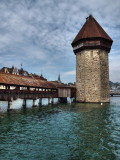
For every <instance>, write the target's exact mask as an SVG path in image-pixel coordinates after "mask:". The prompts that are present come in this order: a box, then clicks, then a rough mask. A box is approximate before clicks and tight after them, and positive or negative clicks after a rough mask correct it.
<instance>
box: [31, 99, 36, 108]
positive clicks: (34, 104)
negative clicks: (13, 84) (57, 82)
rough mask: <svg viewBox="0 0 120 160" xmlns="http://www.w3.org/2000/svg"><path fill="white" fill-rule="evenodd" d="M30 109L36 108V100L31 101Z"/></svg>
mask: <svg viewBox="0 0 120 160" xmlns="http://www.w3.org/2000/svg"><path fill="white" fill-rule="evenodd" d="M32 107H36V100H35V99H33V105H32Z"/></svg>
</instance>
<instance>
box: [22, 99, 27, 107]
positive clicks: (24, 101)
mask: <svg viewBox="0 0 120 160" xmlns="http://www.w3.org/2000/svg"><path fill="white" fill-rule="evenodd" d="M22 106H23V108H26V106H27V100H26V99H23V105H22Z"/></svg>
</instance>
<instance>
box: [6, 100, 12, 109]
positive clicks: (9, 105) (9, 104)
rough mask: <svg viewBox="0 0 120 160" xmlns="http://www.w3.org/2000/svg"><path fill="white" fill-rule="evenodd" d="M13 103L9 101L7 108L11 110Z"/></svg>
mask: <svg viewBox="0 0 120 160" xmlns="http://www.w3.org/2000/svg"><path fill="white" fill-rule="evenodd" d="M11 104H12V102H11V101H8V108H7V111H11V110H12V109H11V108H10V107H11Z"/></svg>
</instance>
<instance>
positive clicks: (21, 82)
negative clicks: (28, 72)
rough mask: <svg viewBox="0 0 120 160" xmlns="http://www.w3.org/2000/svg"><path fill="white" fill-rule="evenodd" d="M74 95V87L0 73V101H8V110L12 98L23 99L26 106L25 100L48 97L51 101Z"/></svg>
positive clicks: (49, 101) (40, 101)
mask: <svg viewBox="0 0 120 160" xmlns="http://www.w3.org/2000/svg"><path fill="white" fill-rule="evenodd" d="M67 97H70V98H72V97H75V87H66V86H63V85H62V84H60V83H57V82H56V83H55V82H49V81H47V80H43V79H41V78H35V77H28V76H20V75H13V74H9V73H0V101H8V110H10V105H11V102H12V101H13V100H16V99H18V98H21V99H23V106H24V107H26V100H27V99H32V100H33V106H35V100H36V99H39V105H41V103H42V98H48V103H53V100H54V98H59V99H60V100H61V99H62V98H67Z"/></svg>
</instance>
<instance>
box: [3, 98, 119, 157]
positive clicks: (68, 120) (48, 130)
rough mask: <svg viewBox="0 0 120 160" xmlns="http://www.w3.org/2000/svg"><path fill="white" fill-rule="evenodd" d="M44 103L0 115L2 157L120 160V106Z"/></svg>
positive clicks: (113, 100) (113, 102)
mask: <svg viewBox="0 0 120 160" xmlns="http://www.w3.org/2000/svg"><path fill="white" fill-rule="evenodd" d="M115 100H116V101H118V102H119V101H120V99H118V98H116V97H115V98H112V99H111V104H110V105H103V106H100V105H98V104H72V105H69V104H67V105H55V106H54V107H51V106H45V107H41V108H33V109H27V110H26V111H25V110H21V111H17V112H12V113H10V114H7V113H6V114H1V115H0V159H1V160H9V159H12V160H16V159H17V160H21V159H22V160H28V159H30V160H39V159H40V160H48V159H49V160H61V159H63V160H79V159H80V160H119V159H120V138H119V137H120V123H119V122H120V112H119V110H120V106H119V105H117V102H115Z"/></svg>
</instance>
